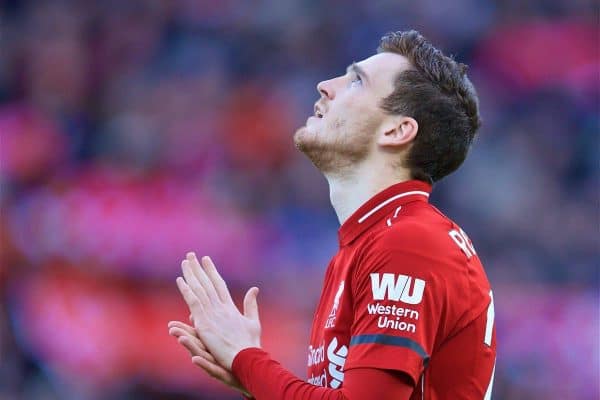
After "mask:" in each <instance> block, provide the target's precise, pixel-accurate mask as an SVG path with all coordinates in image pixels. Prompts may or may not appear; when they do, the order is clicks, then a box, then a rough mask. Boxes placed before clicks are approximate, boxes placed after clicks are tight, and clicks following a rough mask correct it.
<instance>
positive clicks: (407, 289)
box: [370, 273, 425, 304]
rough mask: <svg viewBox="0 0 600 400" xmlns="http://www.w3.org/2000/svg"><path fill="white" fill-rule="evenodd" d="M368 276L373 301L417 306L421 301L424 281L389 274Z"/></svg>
mask: <svg viewBox="0 0 600 400" xmlns="http://www.w3.org/2000/svg"><path fill="white" fill-rule="evenodd" d="M370 276H371V290H372V292H373V299H374V300H393V301H401V302H403V303H406V304H419V303H421V301H422V300H423V291H424V290H425V281H424V280H422V279H414V278H412V277H410V276H408V275H396V274H390V273H385V274H378V273H373V274H370Z"/></svg>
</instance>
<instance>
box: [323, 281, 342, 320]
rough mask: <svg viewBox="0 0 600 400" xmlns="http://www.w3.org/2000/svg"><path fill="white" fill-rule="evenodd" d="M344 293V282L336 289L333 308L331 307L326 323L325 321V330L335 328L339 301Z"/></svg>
mask: <svg viewBox="0 0 600 400" xmlns="http://www.w3.org/2000/svg"><path fill="white" fill-rule="evenodd" d="M343 293H344V281H342V282H341V283H340V287H339V288H338V291H337V293H336V294H335V298H334V299H333V307H331V312H330V313H329V316H328V317H327V321H325V329H327V328H333V327H334V326H335V318H336V316H337V311H338V308H339V306H340V299H341V297H342V294H343Z"/></svg>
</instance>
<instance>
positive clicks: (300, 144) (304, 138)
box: [294, 126, 317, 151]
mask: <svg viewBox="0 0 600 400" xmlns="http://www.w3.org/2000/svg"><path fill="white" fill-rule="evenodd" d="M316 138H317V134H316V132H314V131H312V130H310V129H309V128H308V127H307V126H303V127H302V128H300V129H298V130H297V131H296V133H295V134H294V144H295V145H296V147H297V148H298V149H300V150H301V151H304V149H305V148H307V147H310V146H311V144H314V143H315V142H316Z"/></svg>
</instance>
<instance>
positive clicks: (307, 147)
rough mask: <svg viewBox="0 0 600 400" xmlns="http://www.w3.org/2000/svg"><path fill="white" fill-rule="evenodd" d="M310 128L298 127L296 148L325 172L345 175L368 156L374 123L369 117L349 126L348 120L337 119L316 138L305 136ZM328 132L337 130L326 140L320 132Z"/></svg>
mask: <svg viewBox="0 0 600 400" xmlns="http://www.w3.org/2000/svg"><path fill="white" fill-rule="evenodd" d="M307 129H308V128H307V127H305V126H304V127H302V128H300V129H298V130H297V131H296V134H295V135H294V143H295V145H296V148H297V149H298V150H300V151H301V152H302V153H304V154H305V155H306V156H307V157H308V158H309V160H310V161H311V162H312V163H313V164H314V165H315V167H317V169H318V170H319V171H321V172H322V173H323V174H324V175H343V174H345V173H346V172H349V171H351V170H352V169H353V168H354V167H355V166H356V165H357V164H358V163H360V162H361V161H363V160H365V159H366V158H367V156H368V154H369V147H370V144H371V141H372V138H373V135H374V129H375V124H374V123H373V121H371V120H368V121H365V122H364V123H361V124H360V125H359V126H354V127H349V126H348V125H347V124H346V121H343V120H340V119H336V120H335V121H334V122H333V123H331V124H330V125H329V126H328V129H327V131H328V132H320V133H319V134H317V135H316V138H313V137H310V136H309V137H306V136H307V135H306V130H307ZM329 132H335V133H337V134H335V135H333V136H334V139H333V140H330V141H327V140H323V139H322V138H321V137H320V136H319V135H328V134H329ZM309 135H313V134H312V133H311V134H309ZM320 139H321V140H320Z"/></svg>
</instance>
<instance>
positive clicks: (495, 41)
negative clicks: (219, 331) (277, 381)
mask: <svg viewBox="0 0 600 400" xmlns="http://www.w3.org/2000/svg"><path fill="white" fill-rule="evenodd" d="M598 18H599V14H598V3H596V2H594V1H592V0H589V1H588V0H528V1H526V2H523V1H520V0H504V1H482V0H456V1H451V2H442V1H434V0H420V1H411V2H398V1H384V0H369V1H352V2H348V1H341V0H327V1H315V0H313V1H300V0H285V1H283V0H254V1H241V0H222V1H218V2H217V1H210V0H143V1H142V0H139V1H131V0H105V1H93V0H72V1H67V0H65V1H59V0H56V1H33V0H32V1H15V0H13V1H6V0H5V1H0V184H1V192H0V200H1V212H0V244H1V249H0V250H1V251H0V399H2V400H6V399H11V400H12V399H17V400H20V399H23V400H33V399H36V400H37V399H43V400H54V399H61V400H62V399H66V400H70V399H92V400H95V399H117V400H121V399H123V400H129V399H221V400H225V399H237V398H239V396H237V395H236V394H235V393H234V392H232V391H230V390H228V389H226V388H222V387H221V386H220V384H218V383H217V382H216V381H214V380H212V379H211V378H208V377H206V376H205V375H204V373H203V371H202V370H200V369H198V368H196V367H194V366H193V365H192V364H191V362H190V360H189V357H188V355H187V353H186V352H185V351H184V350H183V349H182V348H180V346H179V345H178V344H177V343H176V341H175V340H174V339H173V338H171V337H169V336H168V334H167V321H169V320H171V319H183V320H185V319H186V318H187V312H186V307H185V305H184V303H183V301H182V300H181V299H180V296H179V294H178V291H177V289H176V286H175V277H176V276H177V275H178V274H179V271H180V269H179V263H180V260H181V259H182V258H183V257H184V255H185V252H186V251H188V250H191V249H193V250H196V251H197V252H198V253H199V254H201V255H202V254H208V255H211V256H212V257H213V259H214V260H215V262H216V264H217V266H218V267H219V268H220V270H221V271H222V273H223V274H224V276H225V278H226V280H227V281H228V282H229V285H230V287H231V289H232V291H233V292H234V293H235V294H236V297H237V298H238V299H239V298H241V296H243V293H244V292H245V291H246V289H247V288H248V287H250V286H251V285H258V286H260V288H261V296H260V298H259V301H260V305H261V312H262V315H261V316H262V320H263V332H264V340H263V344H264V346H265V347H266V348H267V350H269V351H270V352H271V353H272V354H273V356H274V357H275V358H277V359H278V360H280V361H281V362H282V363H283V364H284V365H285V366H286V367H288V368H290V369H291V370H292V371H294V372H295V373H296V374H298V375H299V376H300V377H302V378H305V369H306V367H305V365H306V364H305V357H306V346H307V344H308V335H309V329H310V323H311V319H312V313H313V311H314V308H315V306H316V301H317V298H318V296H319V293H320V289H321V283H322V278H323V274H324V269H325V267H326V265H327V263H328V261H329V259H330V258H331V257H332V256H333V254H334V253H335V252H336V250H337V228H338V224H337V219H336V217H335V214H334V212H333V210H332V208H331V206H330V204H329V194H328V189H327V185H326V182H325V180H324V179H323V178H322V177H321V175H320V174H319V173H318V172H317V171H316V170H315V169H314V168H313V167H312V165H311V164H310V163H309V161H308V160H307V159H305V158H304V157H303V156H302V155H301V154H299V153H298V152H297V151H295V149H294V146H293V143H292V135H293V133H294V131H295V129H296V128H297V127H299V126H301V125H302V124H303V123H304V121H305V119H306V117H307V116H308V115H309V114H311V113H312V105H313V103H314V101H315V100H316V99H317V91H316V89H315V86H316V84H317V82H319V81H320V80H323V79H326V78H329V77H332V76H334V75H338V74H341V73H343V71H344V70H345V67H346V66H347V65H348V64H349V63H351V62H352V61H354V60H356V61H358V60H361V59H363V58H366V57H368V56H370V55H371V54H373V53H374V51H375V48H376V47H377V45H378V41H379V38H380V37H381V36H382V35H383V34H384V33H386V32H388V31H391V30H405V29H410V28H415V29H418V30H420V31H421V32H422V33H423V34H424V35H425V36H426V37H428V38H429V39H430V40H431V41H432V42H433V43H434V44H435V45H436V46H438V47H440V48H442V49H443V50H444V51H445V52H446V53H449V54H453V55H454V56H455V57H456V58H457V59H458V60H460V61H462V62H465V63H468V64H469V65H470V76H471V79H472V80H473V81H474V83H475V85H476V87H477V89H478V91H479V95H480V99H481V111H482V116H483V119H484V125H483V127H482V129H481V131H480V135H479V137H478V139H477V142H476V144H475V146H474V148H473V150H472V152H471V154H470V157H469V158H468V160H467V161H466V163H465V164H464V166H463V167H462V169H460V170H459V171H458V172H457V173H455V174H454V175H452V176H451V177H449V178H447V179H446V180H445V181H443V182H441V183H439V184H438V185H436V187H435V188H434V193H433V196H432V202H433V203H434V204H435V205H436V206H438V207H439V208H441V209H442V210H443V211H444V212H445V213H446V214H447V215H449V216H450V217H451V218H453V219H455V220H456V221H458V223H459V224H461V226H462V227H463V228H464V229H465V231H467V232H468V233H469V235H470V236H471V238H473V240H474V242H475V246H476V248H477V251H478V253H479V255H480V257H481V259H482V260H483V262H484V265H485V266H486V269H487V272H488V275H489V278H490V280H491V282H492V285H493V287H494V297H495V300H496V325H497V334H498V343H499V345H498V363H497V367H496V379H495V385H494V398H495V399H498V400H507V399H510V400H520V399H528V400H530V399H579V400H582V399H583V400H585V399H598V398H600V393H599V379H600V378H599V365H598V364H599V352H600V349H599V332H598V329H599V323H600V322H599V308H598V306H599V296H598V288H599V268H598V267H599V260H600V257H599V252H600V250H599V249H600V246H599V244H600V243H599V240H598V238H599V218H598V217H599V215H598V210H599V208H598V205H599V204H598V199H599V197H598V194H599V193H598V188H599V186H598V184H599V170H600V169H599V168H598V161H599V148H600V146H599V141H598V132H599V122H600V121H599V87H600V85H599V75H600V72H599V71H600V69H599V68H600V65H599V48H600V46H599V37H600V34H599V32H600V31H599V29H598Z"/></svg>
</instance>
